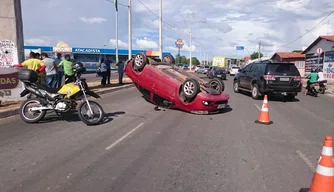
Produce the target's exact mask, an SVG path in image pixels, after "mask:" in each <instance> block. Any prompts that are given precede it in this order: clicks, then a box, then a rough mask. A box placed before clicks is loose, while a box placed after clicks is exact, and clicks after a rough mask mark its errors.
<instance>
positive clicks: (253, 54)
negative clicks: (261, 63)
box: [250, 52, 263, 59]
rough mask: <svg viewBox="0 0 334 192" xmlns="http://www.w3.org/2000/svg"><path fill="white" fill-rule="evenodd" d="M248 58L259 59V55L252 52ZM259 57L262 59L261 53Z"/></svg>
mask: <svg viewBox="0 0 334 192" xmlns="http://www.w3.org/2000/svg"><path fill="white" fill-rule="evenodd" d="M250 57H251V58H252V59H258V58H259V53H258V52H253V53H252V54H251V55H250ZM260 57H263V54H262V53H260Z"/></svg>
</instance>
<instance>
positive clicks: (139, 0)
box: [138, 0, 176, 29]
mask: <svg viewBox="0 0 334 192" xmlns="http://www.w3.org/2000/svg"><path fill="white" fill-rule="evenodd" d="M138 2H139V3H140V4H142V5H143V6H144V7H145V8H146V9H147V10H148V11H149V12H151V13H152V14H153V15H155V16H156V17H157V18H158V19H160V16H159V15H157V14H156V13H154V12H153V11H152V10H151V9H150V8H148V7H147V6H146V5H145V4H144V3H143V2H142V1H141V0H138ZM162 21H163V22H164V23H165V24H167V25H168V26H170V27H171V28H174V29H176V27H174V26H173V25H171V24H169V23H168V22H167V21H165V20H162Z"/></svg>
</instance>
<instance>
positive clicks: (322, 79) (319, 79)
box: [318, 68, 325, 82]
mask: <svg viewBox="0 0 334 192" xmlns="http://www.w3.org/2000/svg"><path fill="white" fill-rule="evenodd" d="M318 77H319V78H318V82H321V81H325V78H324V73H323V72H322V70H321V69H320V68H319V69H318Z"/></svg>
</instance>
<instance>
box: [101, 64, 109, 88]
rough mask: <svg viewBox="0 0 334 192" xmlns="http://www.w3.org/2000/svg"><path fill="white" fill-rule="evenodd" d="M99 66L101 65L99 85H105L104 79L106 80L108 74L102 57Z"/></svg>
mask: <svg viewBox="0 0 334 192" xmlns="http://www.w3.org/2000/svg"><path fill="white" fill-rule="evenodd" d="M100 67H101V76H102V79H101V85H102V86H105V85H106V81H107V76H108V67H107V65H106V63H105V60H104V59H101V64H100Z"/></svg>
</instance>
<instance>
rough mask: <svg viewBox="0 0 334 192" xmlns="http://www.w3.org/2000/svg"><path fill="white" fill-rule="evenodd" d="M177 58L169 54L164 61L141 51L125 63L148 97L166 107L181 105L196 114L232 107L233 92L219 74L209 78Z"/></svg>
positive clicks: (144, 95)
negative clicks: (178, 62) (180, 64)
mask: <svg viewBox="0 0 334 192" xmlns="http://www.w3.org/2000/svg"><path fill="white" fill-rule="evenodd" d="M173 62H174V58H173V56H171V55H165V56H164V58H163V60H162V62H157V61H155V60H153V59H150V58H147V57H146V56H145V54H144V53H137V54H136V55H135V57H134V58H132V59H131V60H128V61H127V62H126V66H125V73H126V75H127V76H128V77H129V78H130V79H131V80H132V81H133V82H134V84H135V86H136V87H137V89H138V90H139V91H140V92H141V93H142V94H143V98H145V100H146V101H148V102H150V103H153V104H155V105H158V106H161V107H164V108H177V109H181V110H184V111H187V112H190V113H194V114H209V113H212V112H215V111H219V110H221V109H223V108H226V107H228V100H229V98H230V96H229V95H228V94H226V93H224V92H223V91H224V83H223V81H221V80H220V79H218V78H214V79H211V80H210V81H205V80H203V79H201V78H199V77H197V76H196V75H194V74H192V73H188V72H186V71H184V70H182V69H180V68H179V67H176V66H174V65H173Z"/></svg>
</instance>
